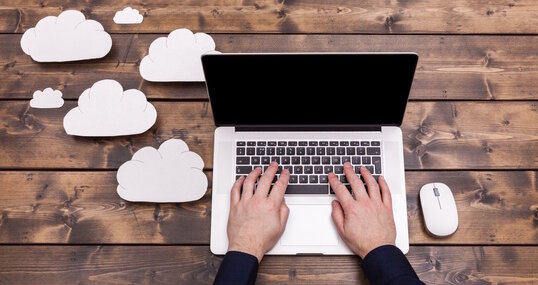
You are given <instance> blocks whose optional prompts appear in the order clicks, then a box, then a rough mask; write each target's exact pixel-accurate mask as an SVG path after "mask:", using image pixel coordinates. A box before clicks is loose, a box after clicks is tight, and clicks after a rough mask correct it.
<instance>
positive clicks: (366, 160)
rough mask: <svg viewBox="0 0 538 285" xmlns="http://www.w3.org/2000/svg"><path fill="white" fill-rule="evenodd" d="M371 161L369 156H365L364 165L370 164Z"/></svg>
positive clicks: (363, 158)
mask: <svg viewBox="0 0 538 285" xmlns="http://www.w3.org/2000/svg"><path fill="white" fill-rule="evenodd" d="M370 163H371V160H370V157H369V156H363V157H362V164H370Z"/></svg>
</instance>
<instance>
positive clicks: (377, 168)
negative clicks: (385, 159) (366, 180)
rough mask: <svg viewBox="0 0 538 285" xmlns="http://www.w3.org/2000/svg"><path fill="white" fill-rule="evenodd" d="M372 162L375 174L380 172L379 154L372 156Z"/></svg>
mask: <svg viewBox="0 0 538 285" xmlns="http://www.w3.org/2000/svg"><path fill="white" fill-rule="evenodd" d="M372 164H373V165H374V167H375V174H381V157H379V156H374V157H372Z"/></svg>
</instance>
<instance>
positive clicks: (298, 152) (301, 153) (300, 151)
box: [297, 147, 306, 155]
mask: <svg viewBox="0 0 538 285" xmlns="http://www.w3.org/2000/svg"><path fill="white" fill-rule="evenodd" d="M305 154H306V149H305V148H304V147H298V148H297V155H305Z"/></svg>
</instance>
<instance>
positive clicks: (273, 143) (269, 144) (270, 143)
mask: <svg viewBox="0 0 538 285" xmlns="http://www.w3.org/2000/svg"><path fill="white" fill-rule="evenodd" d="M267 145H268V146H276V142H267Z"/></svg>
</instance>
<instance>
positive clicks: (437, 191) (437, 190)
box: [433, 187, 440, 197]
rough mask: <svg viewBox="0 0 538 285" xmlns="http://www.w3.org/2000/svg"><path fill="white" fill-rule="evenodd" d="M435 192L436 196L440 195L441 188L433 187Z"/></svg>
mask: <svg viewBox="0 0 538 285" xmlns="http://www.w3.org/2000/svg"><path fill="white" fill-rule="evenodd" d="M433 193H434V194H435V197H439V196H440V195H439V189H437V187H436V188H433Z"/></svg>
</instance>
